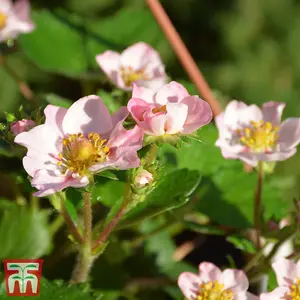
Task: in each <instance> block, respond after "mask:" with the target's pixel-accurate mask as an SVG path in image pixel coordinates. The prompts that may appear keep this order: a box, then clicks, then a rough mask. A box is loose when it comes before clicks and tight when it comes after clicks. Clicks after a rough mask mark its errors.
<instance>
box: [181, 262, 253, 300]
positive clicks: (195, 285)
mask: <svg viewBox="0 0 300 300" xmlns="http://www.w3.org/2000/svg"><path fill="white" fill-rule="evenodd" d="M178 286H179V288H180V289H181V291H182V293H183V294H184V296H185V297H186V298H187V299H189V300H202V299H203V300H204V299H226V300H254V299H257V297H256V296H254V295H252V294H250V293H248V292H247V290H248V287H249V282H248V279H247V277H246V275H245V273H244V272H243V271H239V270H234V269H226V270H224V271H223V272H222V271H221V270H220V269H219V268H218V267H216V266H215V265H214V264H212V263H209V262H203V263H201V264H200V265H199V275H195V274H193V273H189V272H185V273H182V274H181V275H180V276H179V278H178Z"/></svg>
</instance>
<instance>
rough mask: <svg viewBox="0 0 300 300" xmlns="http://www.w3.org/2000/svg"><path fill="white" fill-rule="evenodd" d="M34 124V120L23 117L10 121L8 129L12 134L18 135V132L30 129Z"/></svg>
mask: <svg viewBox="0 0 300 300" xmlns="http://www.w3.org/2000/svg"><path fill="white" fill-rule="evenodd" d="M35 125H36V123H35V122H34V121H32V120H27V119H23V120H20V121H16V122H12V123H11V124H10V131H11V132H12V133H13V134H14V135H18V134H19V133H22V132H25V131H28V130H30V129H31V128H32V127H34V126H35Z"/></svg>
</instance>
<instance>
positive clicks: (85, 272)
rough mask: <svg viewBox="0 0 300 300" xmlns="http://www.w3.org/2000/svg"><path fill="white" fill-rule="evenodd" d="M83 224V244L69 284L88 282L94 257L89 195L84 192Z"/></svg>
mask: <svg viewBox="0 0 300 300" xmlns="http://www.w3.org/2000/svg"><path fill="white" fill-rule="evenodd" d="M83 203H84V206H83V223H84V235H83V243H82V245H81V248H80V251H79V254H78V260H77V264H76V266H75V269H74V271H73V274H72V278H71V283H83V282H86V281H87V280H88V276H89V273H90V271H91V268H92V265H93V261H94V259H95V258H94V257H93V255H92V251H91V247H92V204H91V194H90V193H89V192H85V193H84V195H83Z"/></svg>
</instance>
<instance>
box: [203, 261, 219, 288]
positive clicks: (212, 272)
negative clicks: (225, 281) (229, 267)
mask: <svg viewBox="0 0 300 300" xmlns="http://www.w3.org/2000/svg"><path fill="white" fill-rule="evenodd" d="M221 275H222V272H221V270H220V269H219V268H218V267H217V266H215V265H214V264H212V263H210V262H203V263H201V264H200V265H199V279H200V282H201V283H203V282H210V281H216V280H220V278H221Z"/></svg>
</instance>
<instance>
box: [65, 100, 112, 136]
mask: <svg viewBox="0 0 300 300" xmlns="http://www.w3.org/2000/svg"><path fill="white" fill-rule="evenodd" d="M62 127H63V131H64V133H65V134H72V133H75V134H76V133H81V132H82V133H84V134H88V133H90V132H97V133H100V134H101V133H106V132H108V131H110V130H111V129H112V119H111V116H110V114H109V111H108V109H107V107H106V106H105V104H104V103H103V102H102V100H101V98H100V97H98V96H95V95H91V96H87V97H84V98H81V99H79V100H78V101H76V102H75V103H73V104H72V106H71V107H70V108H69V109H68V111H67V113H66V115H65V117H64V120H63V124H62Z"/></svg>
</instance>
